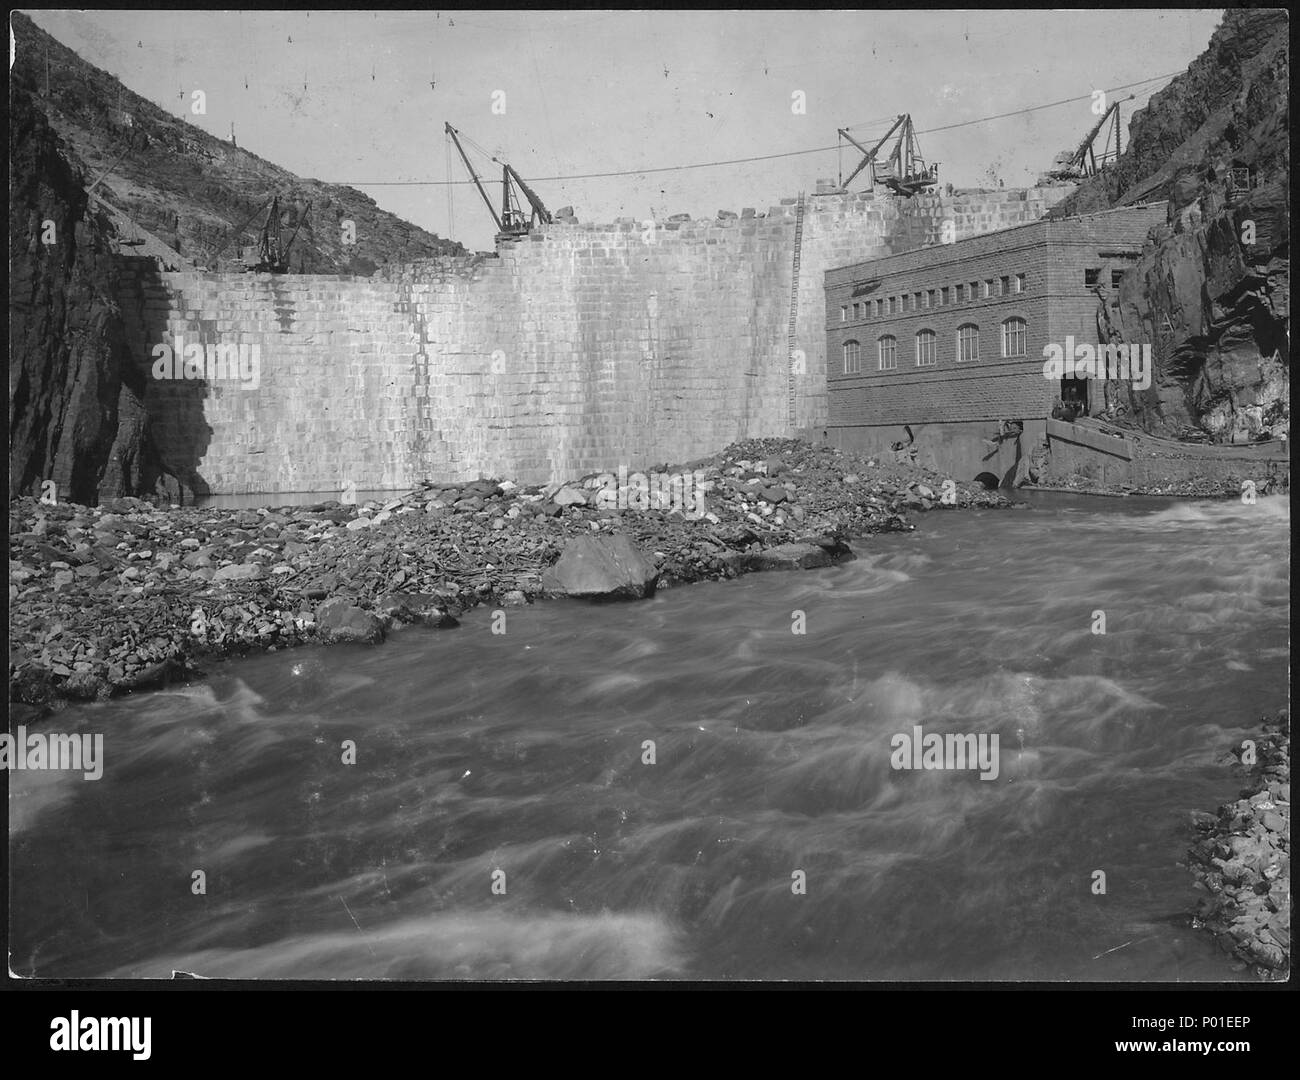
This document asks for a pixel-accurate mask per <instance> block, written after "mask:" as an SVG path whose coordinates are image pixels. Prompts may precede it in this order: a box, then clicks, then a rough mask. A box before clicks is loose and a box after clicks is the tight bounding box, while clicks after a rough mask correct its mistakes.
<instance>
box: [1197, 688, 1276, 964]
mask: <svg viewBox="0 0 1300 1080" xmlns="http://www.w3.org/2000/svg"><path fill="white" fill-rule="evenodd" d="M1249 742H1250V744H1251V745H1249V746H1239V747H1237V748H1236V749H1235V750H1234V751H1233V759H1234V761H1235V763H1237V764H1240V765H1242V766H1243V767H1245V769H1246V771H1247V777H1248V783H1247V785H1246V786H1245V787H1244V788H1243V789H1242V791H1241V794H1240V797H1239V798H1238V799H1237V800H1236V801H1235V802H1231V803H1226V804H1224V805H1223V806H1221V807H1219V812H1218V813H1217V814H1198V815H1197V829H1198V831H1199V832H1200V834H1201V835H1200V837H1199V839H1198V840H1197V841H1196V843H1195V844H1194V845H1193V846H1192V848H1191V850H1190V852H1189V855H1190V858H1191V866H1192V871H1193V873H1194V874H1195V875H1196V879H1197V880H1196V887H1197V889H1199V890H1201V891H1202V892H1203V893H1205V896H1204V897H1203V898H1202V899H1201V901H1200V904H1199V905H1198V909H1197V911H1196V914H1195V916H1194V917H1193V925H1195V926H1197V927H1201V928H1204V929H1206V930H1209V931H1210V932H1211V933H1213V934H1214V935H1215V937H1216V938H1217V939H1218V942H1219V944H1220V946H1221V947H1222V948H1223V949H1224V951H1225V952H1227V953H1229V954H1230V955H1232V956H1233V957H1235V958H1236V960H1237V962H1238V963H1239V964H1241V965H1242V966H1243V967H1250V968H1251V969H1252V970H1253V971H1254V972H1255V973H1256V974H1257V975H1259V976H1260V977H1261V978H1264V979H1267V980H1270V981H1271V980H1283V979H1286V978H1287V975H1288V972H1289V970H1290V966H1291V726H1290V717H1289V715H1288V714H1283V715H1281V716H1279V717H1278V718H1277V720H1275V721H1265V723H1264V726H1263V733H1262V734H1261V735H1260V736H1259V737H1257V738H1255V739H1252V740H1250V741H1249Z"/></svg>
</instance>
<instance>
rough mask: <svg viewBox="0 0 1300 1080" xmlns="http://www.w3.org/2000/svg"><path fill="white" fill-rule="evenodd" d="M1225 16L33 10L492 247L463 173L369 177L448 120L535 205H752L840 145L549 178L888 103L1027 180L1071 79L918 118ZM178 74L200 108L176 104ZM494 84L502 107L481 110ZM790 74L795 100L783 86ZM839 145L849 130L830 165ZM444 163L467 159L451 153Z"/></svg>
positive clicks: (1150, 56)
mask: <svg viewBox="0 0 1300 1080" xmlns="http://www.w3.org/2000/svg"><path fill="white" fill-rule="evenodd" d="M1221 14H1222V12H1221V10H1220V9H1213V10H1205V11H1177V10H1101V11H1070V12H1048V11H1043V12H1034V11H1005V12H1004V11H972V12H962V11H933V12H928V11H917V12H908V11H897V10H889V11H883V12H815V11H798V12H780V11H758V12H632V11H629V12H600V11H564V12H555V13H548V12H470V11H461V12H442V13H438V12H433V11H429V12H390V11H381V12H362V11H358V12H342V11H323V12H310V13H308V12H256V13H254V12H242V13H241V12H229V13H226V12H201V11H180V12H173V11H144V12H130V11H103V12H98V11H90V12H86V11H32V12H31V15H32V17H33V19H34V20H35V22H36V23H37V24H38V25H39V26H41V27H42V28H43V29H45V30H46V31H48V32H49V33H51V34H53V35H54V36H55V37H57V38H58V39H59V40H60V41H62V42H64V43H65V44H66V45H68V46H69V47H71V48H72V49H75V50H76V51H77V52H78V53H80V54H81V55H82V56H83V57H85V58H86V59H87V60H89V61H90V62H91V63H93V64H96V65H97V66H99V67H101V68H104V69H105V70H107V71H109V72H111V73H113V74H114V75H116V76H117V77H118V78H120V79H121V80H122V81H123V82H124V83H125V84H126V85H127V86H128V87H130V88H131V89H132V90H134V91H135V92H136V93H138V94H141V95H142V96H144V97H146V98H149V99H150V100H152V101H154V102H155V103H157V104H159V105H161V106H163V107H164V108H167V109H169V110H170V111H172V112H174V113H176V114H177V115H181V114H182V113H184V115H186V116H187V118H189V119H190V120H191V121H192V122H194V123H196V124H197V125H198V126H200V127H202V128H204V129H205V130H207V131H208V132H210V133H212V134H214V135H217V136H219V137H221V138H228V137H229V135H230V126H231V124H232V123H233V124H234V125H235V132H236V136H237V140H238V143H239V145H240V146H242V147H246V148H247V149H249V150H252V151H254V152H255V153H257V154H259V155H261V156H262V157H265V158H267V159H268V160H270V161H273V162H275V163H276V164H278V165H281V166H283V167H285V168H287V169H290V170H291V171H293V172H295V173H298V174H299V175H301V176H304V177H315V178H317V179H320V180H326V181H331V182H339V183H351V184H353V185H354V186H356V187H358V188H360V189H361V190H363V191H365V192H366V193H367V194H369V195H370V196H372V197H373V198H374V199H375V200H376V202H378V203H379V205H380V206H382V207H384V208H385V209H387V210H391V211H392V212H394V213H396V214H398V215H400V216H401V217H404V218H406V219H408V220H410V221H413V222H415V223H416V224H418V225H421V226H423V227H424V228H426V229H429V230H431V231H433V232H436V233H438V234H439V235H441V236H450V237H452V238H453V239H457V240H460V241H461V242H462V243H464V244H465V245H466V246H467V247H469V248H471V249H490V248H491V246H492V240H491V238H492V234H493V232H494V231H495V230H494V227H493V225H492V222H491V219H490V218H489V217H488V214H487V210H486V209H485V208H484V206H483V204H482V202H481V201H480V200H479V197H478V194H477V193H476V192H475V191H474V189H473V188H472V187H466V186H463V185H460V186H455V187H453V188H451V189H450V191H451V193H452V195H453V207H452V214H451V216H450V217H449V208H448V191H449V189H448V188H447V187H446V186H445V185H444V186H400V187H399V186H378V185H376V184H374V183H373V182H375V181H412V180H418V181H445V180H447V178H448V167H449V162H448V155H447V148H446V140H445V137H444V135H443V122H444V121H445V120H450V121H451V123H452V124H453V125H454V126H455V127H457V128H458V129H461V130H462V131H463V132H464V133H465V134H466V135H468V136H470V137H471V138H472V139H474V140H475V141H476V142H478V143H479V144H481V145H482V146H484V147H485V148H487V149H488V150H490V151H491V152H493V153H494V154H496V155H497V156H499V157H501V158H502V159H503V160H505V161H508V162H509V163H510V164H511V165H513V166H514V167H515V168H516V169H517V170H518V171H519V173H520V174H521V175H522V176H523V177H524V178H525V179H527V180H528V181H529V182H530V184H531V185H532V186H533V187H534V189H535V190H536V191H537V193H538V194H539V195H540V197H541V198H542V200H543V201H544V202H545V203H546V204H547V206H548V207H549V208H550V209H551V210H553V211H554V210H556V209H558V208H559V207H561V206H566V205H572V206H573V207H574V208H575V209H576V212H577V214H578V217H579V219H580V220H583V221H612V220H613V219H614V218H616V217H620V216H630V217H635V218H637V219H644V218H647V217H650V216H660V217H662V216H667V215H668V214H673V213H690V214H693V215H695V216H709V217H712V216H713V215H714V214H716V212H717V211H718V210H720V209H726V210H735V211H739V210H740V209H741V207H743V206H754V207H757V208H758V209H759V210H760V211H762V210H764V209H766V208H767V207H768V206H769V205H771V204H773V203H775V202H777V201H778V200H779V199H780V198H782V197H783V196H789V195H794V194H796V193H797V192H798V191H799V190H809V191H810V190H812V189H813V188H814V186H815V184H816V181H817V179H818V178H819V177H827V178H834V177H835V176H836V174H837V171H838V169H839V165H838V163H837V154H836V152H835V151H834V150H833V149H832V150H830V151H829V152H825V153H814V154H803V155H799V156H794V157H785V158H779V159H777V160H772V161H762V162H752V163H747V164H740V165H728V166H722V167H714V168H700V169H685V170H675V171H671V172H659V173H650V174H644V175H640V176H638V175H630V176H620V177H602V178H594V179H584V180H573V179H570V180H553V179H546V178H549V177H556V176H572V175H574V174H580V173H581V174H586V173H606V172H616V171H628V170H638V169H651V168H661V167H663V166H677V165H690V164H695V163H699V162H711V161H718V160H727V159H733V158H745V157H753V156H757V155H763V154H781V153H786V152H789V151H796V150H811V149H815V148H817V147H834V146H835V144H836V142H837V137H836V129H837V128H839V127H846V126H854V134H855V136H858V137H859V138H860V141H861V140H862V139H866V138H868V137H869V136H871V135H872V134H873V133H874V134H875V136H876V137H879V136H880V135H882V134H884V131H885V128H886V127H887V126H888V123H889V121H890V120H891V119H892V117H893V116H894V115H895V114H897V113H901V112H910V113H911V114H912V118H913V121H914V123H915V125H916V129H917V131H918V132H919V133H921V134H920V145H921V149H922V151H923V152H924V154H925V156H926V158H927V159H929V160H931V161H935V160H937V161H939V162H942V165H941V178H942V179H943V180H944V181H947V182H951V183H953V184H955V185H956V186H957V187H967V186H977V185H981V184H984V185H989V183H990V176H991V175H992V176H994V177H997V178H1001V179H1002V180H1004V181H1005V183H1006V186H1008V187H1013V186H1024V185H1028V184H1032V183H1033V182H1034V180H1035V179H1036V177H1037V175H1038V173H1040V172H1041V171H1043V170H1044V169H1046V168H1047V167H1048V166H1049V165H1050V164H1051V162H1052V159H1053V157H1054V156H1055V155H1056V154H1057V153H1058V152H1059V151H1061V150H1063V149H1067V148H1070V149H1072V148H1073V147H1074V146H1076V145H1077V144H1078V143H1079V141H1080V140H1081V139H1082V137H1083V136H1084V134H1086V132H1087V130H1088V128H1089V127H1090V126H1091V125H1092V123H1093V122H1095V120H1096V117H1095V116H1093V115H1092V114H1091V112H1090V102H1089V101H1086V100H1085V101H1078V102H1074V103H1071V104H1066V105H1060V106H1057V107H1054V108H1049V109H1042V110H1038V111H1034V112H1029V113H1024V114H1021V115H1017V116H1013V117H1009V118H1006V119H1000V120H993V121H990V122H987V123H979V124H974V125H970V126H966V127H960V128H957V129H955V130H950V131H943V132H936V133H934V134H930V135H926V134H924V133H925V132H926V131H927V130H928V129H931V128H938V127H942V126H945V125H950V124H955V123H960V122H962V121H968V120H976V119H979V118H982V117H988V116H994V115H996V114H1000V113H1009V112H1012V111H1013V110H1017V109H1024V108H1026V107H1029V106H1034V105H1043V104H1047V103H1050V102H1055V101H1060V100H1061V99H1064V98H1073V97H1076V96H1079V95H1088V94H1090V93H1091V92H1092V91H1093V90H1098V89H1102V90H1108V89H1110V88H1114V87H1118V86H1121V85H1124V84H1129V83H1136V82H1138V81H1140V80H1150V79H1153V78H1155V77H1156V76H1162V75H1165V74H1167V73H1170V72H1179V71H1182V70H1184V69H1185V68H1186V67H1187V65H1188V63H1189V62H1190V61H1191V60H1193V59H1194V58H1195V57H1196V56H1197V55H1199V54H1200V53H1201V52H1202V51H1203V50H1204V48H1205V46H1206V44H1207V43H1208V41H1209V38H1210V34H1211V33H1212V31H1213V30H1214V27H1215V26H1216V25H1217V23H1218V21H1219V19H1220V17H1221ZM453 24H454V25H453ZM1164 81H1165V80H1160V81H1158V82H1149V83H1147V85H1145V86H1138V87H1134V88H1132V89H1131V90H1123V91H1122V92H1121V93H1120V95H1119V96H1121V97H1123V96H1127V95H1128V94H1130V93H1136V94H1137V99H1136V100H1135V101H1133V102H1129V103H1127V104H1125V105H1124V106H1123V109H1122V115H1123V117H1124V120H1125V122H1126V124H1127V120H1128V117H1129V116H1130V115H1131V113H1132V110H1133V108H1134V107H1136V106H1138V105H1141V104H1142V103H1144V102H1145V101H1146V99H1147V97H1149V95H1150V93H1151V92H1152V91H1153V90H1154V89H1158V88H1159V87H1160V86H1162V85H1163V84H1164ZM245 83H247V86H245ZM431 84H432V85H431ZM195 89H201V90H203V91H204V92H205V94H206V96H207V114H206V116H191V115H190V114H189V109H188V102H189V97H188V92H189V91H192V90H195ZM182 91H184V92H186V95H187V96H186V97H185V98H184V99H182V98H181V97H180V96H179V95H180V93H181V92H182ZM496 91H503V92H504V113H499V112H498V113H494V112H493V102H494V99H495V101H497V102H498V103H500V102H501V101H502V100H503V99H502V96H501V95H499V94H495V92H496ZM796 91H801V92H802V94H803V96H804V101H805V102H806V111H804V112H803V113H797V112H795V111H794V109H793V108H792V106H793V105H794V103H795V99H794V98H793V97H792V95H793V94H794V93H795V92H796ZM498 107H500V106H499V105H498ZM855 125H860V126H855ZM872 141H874V140H872ZM471 157H473V154H471ZM859 157H860V155H859V154H858V153H857V152H856V151H852V150H851V148H850V150H848V151H846V152H845V154H844V157H843V162H844V165H843V167H844V171H845V172H846V173H847V172H848V171H849V170H851V169H852V167H853V166H854V165H855V164H856V163H857V160H858V158H859ZM475 164H476V167H479V168H480V171H481V172H484V171H486V172H487V177H486V178H487V179H489V180H491V179H493V178H494V177H495V187H494V188H493V189H490V193H491V194H492V196H493V199H494V201H496V200H497V199H499V190H500V168H499V166H493V165H492V164H491V163H490V162H489V161H486V160H483V159H478V160H476V162H475ZM450 168H451V178H452V179H453V180H457V181H461V180H464V179H465V175H466V174H465V171H464V168H463V166H462V164H461V162H460V161H459V159H455V160H453V161H451V162H450ZM995 184H996V181H994V184H993V186H995ZM855 186H860V185H855Z"/></svg>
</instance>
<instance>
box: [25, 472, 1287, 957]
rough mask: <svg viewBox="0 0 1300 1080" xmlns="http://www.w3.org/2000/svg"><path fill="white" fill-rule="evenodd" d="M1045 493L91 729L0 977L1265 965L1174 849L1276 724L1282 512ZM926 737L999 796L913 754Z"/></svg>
mask: <svg viewBox="0 0 1300 1080" xmlns="http://www.w3.org/2000/svg"><path fill="white" fill-rule="evenodd" d="M1030 502H1031V505H1030V506H1029V507H1028V508H1023V509H1016V510H1002V511H971V512H935V513H930V514H925V515H918V516H917V519H916V520H917V523H918V528H917V531H916V532H915V533H911V534H891V535H880V536H873V537H869V538H865V539H863V540H861V541H860V542H858V543H855V545H854V547H855V550H856V551H857V552H858V553H859V557H858V559H857V560H856V561H853V562H849V563H845V564H842V565H840V566H837V567H833V568H830V569H826V570H820V571H810V572H794V573H776V574H758V575H751V576H748V577H745V578H741V579H739V580H736V581H730V582H719V583H710V584H701V585H692V586H688V587H683V588H676V589H669V590H662V591H661V592H660V593H659V594H658V595H657V596H656V597H654V598H653V599H652V600H649V601H644V602H639V603H630V604H617V605H600V606H589V605H582V604H578V603H574V602H567V601H554V602H547V603H540V604H536V605H533V606H531V607H527V608H511V609H507V610H506V612H505V616H504V625H502V621H501V619H500V618H496V619H495V620H494V616H493V613H492V611H491V610H490V609H479V610H476V611H472V612H469V613H467V614H466V615H465V617H464V618H463V620H462V625H461V626H460V627H459V628H457V629H453V630H447V631H432V630H422V629H410V630H406V631H403V632H402V633H400V634H397V635H394V636H392V637H390V639H389V641H388V642H387V643H386V644H384V645H382V646H379V647H374V648H367V647H360V646H338V647H333V648H328V649H326V648H303V649H296V650H286V651H280V652H276V653H271V654H266V655H262V656H257V657H252V658H246V659H240V660H234V661H229V662H225V663H215V664H213V665H212V666H211V669H210V675H209V677H208V678H207V679H205V680H201V681H198V682H195V683H193V684H191V685H189V686H185V687H173V688H170V689H168V690H165V691H158V692H153V693H148V694H138V695H133V696H127V697H123V698H119V699H116V700H113V701H110V702H104V703H97V704H93V705H85V706H77V707H74V708H70V709H68V710H66V711H64V712H63V713H61V714H58V715H57V716H56V717H54V718H52V719H51V720H49V721H46V722H45V724H44V725H43V728H42V729H43V730H58V731H71V732H102V733H103V734H104V754H105V770H104V775H103V777H102V778H101V779H99V780H95V781H87V780H83V779H82V778H81V776H80V775H79V774H75V775H74V774H68V773H56V772H45V773H40V772H31V771H26V772H14V773H11V795H10V816H11V823H10V856H11V875H12V891H11V898H12V911H13V914H12V927H11V945H10V949H11V961H10V962H11V967H12V968H13V969H14V970H15V972H18V973H20V974H24V975H34V976H42V977H76V976H82V977H88V976H89V977H98V976H112V977H123V976H127V977H164V978H165V977H167V976H168V975H169V974H170V972H171V970H172V969H173V968H179V969H182V970H185V971H190V972H194V973H197V974H199V975H206V976H213V977H237V978H326V979H336V978H338V979H351V978H386V979H416V978H429V979H461V978H467V979H492V978H525V979H528V978H544V979H567V978H589V979H602V978H646V977H656V978H686V979H863V980H956V979H961V980H966V979H972V980H984V979H1007V980H1024V979H1040V980H1187V981H1198V980H1218V979H1237V978H1246V977H1248V976H1246V975H1244V974H1242V973H1239V972H1235V971H1233V970H1232V968H1231V967H1230V964H1229V961H1228V960H1227V959H1226V958H1225V957H1223V956H1222V955H1220V954H1219V953H1218V952H1217V951H1216V948H1215V945H1214V943H1213V941H1212V940H1211V939H1210V938H1209V936H1208V935H1206V934H1204V933H1202V932H1197V931H1193V930H1192V929H1190V927H1189V926H1188V921H1187V912H1188V911H1189V910H1190V909H1191V907H1192V905H1193V904H1194V903H1195V900H1196V898H1197V896H1198V894H1197V893H1196V892H1195V891H1194V890H1193V889H1192V878H1191V876H1190V874H1189V873H1188V872H1187V871H1186V869H1185V868H1184V867H1183V866H1182V865H1180V863H1181V862H1182V860H1183V856H1184V853H1185V851H1186V848H1187V846H1188V844H1189V843H1190V841H1191V839H1192V838H1193V831H1192V827H1191V825H1190V814H1191V813H1192V812H1193V811H1196V810H1213V809H1214V808H1215V806H1217V805H1218V804H1219V803H1220V802H1223V801H1225V800H1227V799H1230V798H1233V797H1235V795H1236V789H1237V787H1238V786H1239V781H1238V779H1237V778H1236V777H1235V776H1234V774H1233V773H1232V771H1231V770H1230V769H1228V768H1226V767H1225V766H1224V764H1223V757H1224V753H1225V750H1226V749H1227V748H1228V747H1229V746H1230V745H1232V744H1233V743H1234V741H1236V740H1239V739H1242V738H1245V737H1247V736H1249V735H1251V734H1254V733H1256V732H1257V731H1258V728H1257V723H1256V721H1257V719H1258V717H1259V716H1260V715H1261V714H1262V713H1265V712H1271V711H1275V710H1277V709H1278V708H1279V707H1282V706H1284V705H1285V704H1286V695H1287V680H1288V614H1289V609H1288V604H1289V600H1288V595H1289V527H1290V510H1289V504H1288V503H1287V502H1286V501H1284V500H1282V499H1276V498H1265V499H1261V500H1259V502H1258V503H1256V504H1255V505H1253V506H1247V505H1241V504H1239V503H1200V502H1169V501H1160V500H1154V499H1099V498H1087V497H1083V496H1061V495H1049V494H1035V495H1031V496H1030ZM1095 613H1104V620H1105V633H1104V634H1101V633H1094V632H1093V630H1094V629H1095V628H1098V627H1099V626H1100V620H1099V619H1098V617H1097V615H1096V614H1095ZM494 628H495V629H496V630H498V631H500V630H504V632H503V633H500V632H496V633H494V632H493V631H494ZM800 629H801V630H802V631H803V632H802V633H796V632H794V631H795V630H800ZM917 726H921V727H922V729H923V730H924V731H925V732H939V733H973V734H981V735H984V736H986V737H988V736H992V735H997V736H998V739H999V745H1000V754H999V758H998V760H999V767H998V774H997V776H996V777H995V778H992V777H991V778H988V779H982V778H981V774H980V773H979V772H978V771H975V770H971V769H951V770H939V769H932V770H905V769H895V768H892V767H891V754H892V747H893V746H894V745H895V743H894V741H893V737H894V736H895V735H899V734H907V733H911V732H913V730H914V728H915V727H917ZM349 741H351V742H352V743H355V763H354V764H347V763H345V762H344V759H345V758H347V757H350V756H351V752H350V751H349V750H348V749H347V745H348V742H349ZM651 758H653V763H650V761H651ZM196 871H202V878H201V880H196V875H195V872H196ZM1098 872H1100V873H1101V874H1104V878H1101V877H1099V876H1098ZM200 885H201V886H202V887H200Z"/></svg>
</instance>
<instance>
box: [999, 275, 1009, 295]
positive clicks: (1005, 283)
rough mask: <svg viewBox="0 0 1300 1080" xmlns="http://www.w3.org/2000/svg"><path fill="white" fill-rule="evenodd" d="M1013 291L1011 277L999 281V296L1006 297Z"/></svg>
mask: <svg viewBox="0 0 1300 1080" xmlns="http://www.w3.org/2000/svg"><path fill="white" fill-rule="evenodd" d="M1010 291H1011V279H1010V278H1009V277H1004V278H999V279H998V295H999V296H1006V295H1007V293H1009V292H1010Z"/></svg>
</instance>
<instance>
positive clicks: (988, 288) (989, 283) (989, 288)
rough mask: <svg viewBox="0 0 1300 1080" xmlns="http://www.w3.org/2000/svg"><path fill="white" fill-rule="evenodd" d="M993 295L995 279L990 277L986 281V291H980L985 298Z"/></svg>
mask: <svg viewBox="0 0 1300 1080" xmlns="http://www.w3.org/2000/svg"><path fill="white" fill-rule="evenodd" d="M992 295H993V279H992V278H989V279H988V281H986V282H984V291H983V292H981V293H980V296H981V297H982V298H983V299H985V300H987V299H988V298H989V297H990V296H992Z"/></svg>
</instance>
